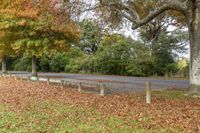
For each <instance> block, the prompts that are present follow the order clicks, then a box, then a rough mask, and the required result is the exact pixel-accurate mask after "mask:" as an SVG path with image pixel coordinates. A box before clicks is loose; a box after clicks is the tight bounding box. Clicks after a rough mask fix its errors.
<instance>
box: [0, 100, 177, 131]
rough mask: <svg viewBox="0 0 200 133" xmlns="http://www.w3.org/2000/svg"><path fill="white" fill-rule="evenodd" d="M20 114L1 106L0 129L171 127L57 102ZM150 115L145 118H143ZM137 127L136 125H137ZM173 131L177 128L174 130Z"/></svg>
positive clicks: (91, 129) (74, 129) (102, 129)
mask: <svg viewBox="0 0 200 133" xmlns="http://www.w3.org/2000/svg"><path fill="white" fill-rule="evenodd" d="M25 110H26V111H24V112H21V113H13V112H10V111H9V109H8V108H6V107H5V106H2V105H1V106H0V132H5V133H23V132H29V133H35V132H50V133H51V132H55V133H79V132H80V133H94V132H97V133H104V132H106V131H107V132H112V133H122V132H123V133H132V132H133V133H137V132H138V133H140V132H150V133H151V132H166V130H168V129H162V127H160V128H159V129H151V130H149V129H145V128H144V127H142V125H141V123H140V122H138V121H136V120H133V119H131V117H130V118H119V117H114V116H113V117H111V116H110V117H105V115H103V114H102V113H100V112H99V111H97V110H95V109H92V108H91V109H89V108H85V107H80V106H70V105H62V104H59V103H54V102H42V103H34V104H32V105H31V106H29V107H27V108H25ZM146 120H148V118H144V121H146ZM135 127H137V128H135ZM171 131H178V130H175V129H171Z"/></svg>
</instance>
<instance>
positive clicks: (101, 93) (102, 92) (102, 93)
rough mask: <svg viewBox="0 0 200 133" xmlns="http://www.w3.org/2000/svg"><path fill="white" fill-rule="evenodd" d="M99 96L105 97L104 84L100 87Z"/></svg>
mask: <svg viewBox="0 0 200 133" xmlns="http://www.w3.org/2000/svg"><path fill="white" fill-rule="evenodd" d="M100 95H101V96H105V85H104V84H102V85H101V92H100Z"/></svg>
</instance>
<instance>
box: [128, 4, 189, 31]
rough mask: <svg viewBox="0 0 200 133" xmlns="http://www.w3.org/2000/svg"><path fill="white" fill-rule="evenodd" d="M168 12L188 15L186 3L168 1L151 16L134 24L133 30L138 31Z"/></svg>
mask: <svg viewBox="0 0 200 133" xmlns="http://www.w3.org/2000/svg"><path fill="white" fill-rule="evenodd" d="M167 10H176V11H179V12H181V13H183V14H184V15H186V12H187V5H186V3H181V2H180V1H177V0H167V1H166V3H165V4H164V5H163V6H161V7H158V8H157V9H155V10H154V11H152V12H150V13H149V15H147V16H146V17H145V18H143V19H141V20H139V21H136V22H133V26H132V29H137V28H139V27H141V26H143V25H145V24H147V23H148V22H150V21H151V20H153V19H154V18H155V17H157V16H158V15H160V14H161V13H163V12H165V11H167ZM124 17H125V16H124Z"/></svg>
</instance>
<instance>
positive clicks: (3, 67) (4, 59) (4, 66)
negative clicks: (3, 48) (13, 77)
mask: <svg viewBox="0 0 200 133" xmlns="http://www.w3.org/2000/svg"><path fill="white" fill-rule="evenodd" d="M6 73H7V69H6V56H5V55H4V56H3V57H2V74H6Z"/></svg>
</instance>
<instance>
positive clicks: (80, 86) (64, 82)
mask: <svg viewBox="0 0 200 133" xmlns="http://www.w3.org/2000/svg"><path fill="white" fill-rule="evenodd" d="M0 76H1V77H4V78H14V79H15V80H27V81H28V82H31V81H41V82H46V83H47V85H50V84H53V83H54V84H60V85H61V86H62V87H65V86H71V87H72V86H73V87H75V88H77V90H78V91H79V92H86V91H85V88H87V87H89V88H95V90H98V91H99V93H100V96H105V94H106V93H105V91H106V90H108V89H109V88H108V87H106V85H105V84H103V83H99V82H92V83H88V82H84V81H80V80H77V79H55V78H49V77H48V78H45V77H38V78H34V77H31V76H16V75H12V74H11V73H9V74H0ZM90 91H92V90H90Z"/></svg>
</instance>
